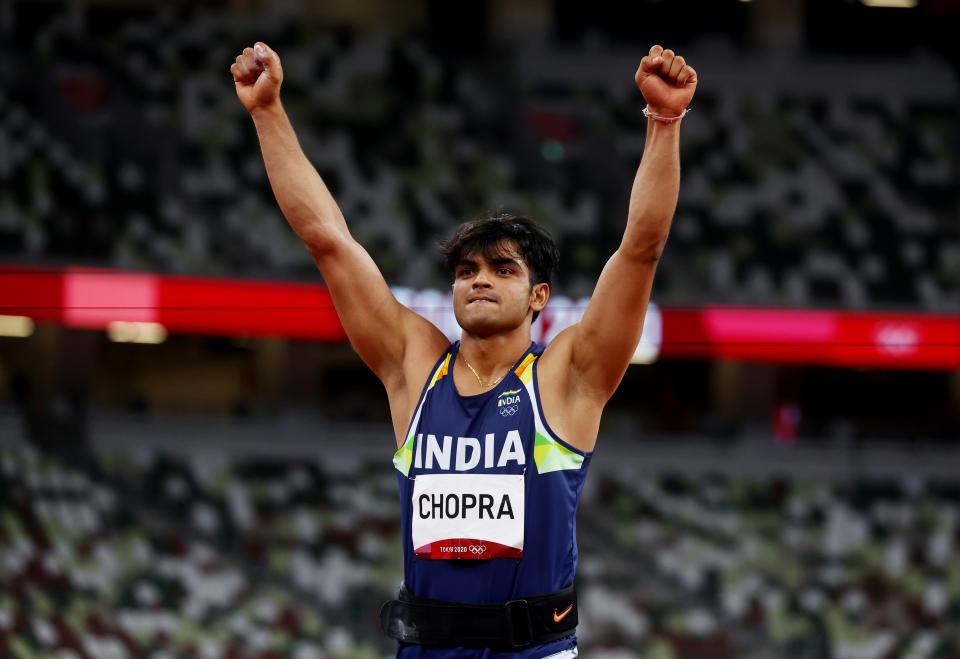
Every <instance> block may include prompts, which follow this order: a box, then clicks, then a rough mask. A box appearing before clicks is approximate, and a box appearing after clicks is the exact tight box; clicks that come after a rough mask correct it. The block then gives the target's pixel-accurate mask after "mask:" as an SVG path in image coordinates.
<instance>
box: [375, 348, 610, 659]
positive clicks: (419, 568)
mask: <svg viewBox="0 0 960 659" xmlns="http://www.w3.org/2000/svg"><path fill="white" fill-rule="evenodd" d="M459 348H460V342H459V341H458V342H456V343H454V344H452V345H451V347H450V349H449V350H448V351H447V353H446V354H445V355H444V356H443V357H442V358H441V359H440V361H439V362H437V364H436V366H435V367H434V369H433V371H432V373H431V375H430V378H429V379H428V380H427V383H426V384H425V386H424V388H423V392H422V393H421V395H420V400H419V402H418V405H417V409H416V412H415V413H414V415H413V419H412V420H411V422H410V428H409V430H408V431H407V439H406V442H405V443H404V444H403V446H401V447H400V449H399V450H398V451H397V453H396V455H395V456H394V461H393V462H394V466H395V467H396V469H397V476H398V481H399V485H400V503H401V509H402V511H403V512H402V528H401V532H402V539H403V569H404V583H405V585H406V587H407V589H408V590H409V591H410V593H412V594H413V595H415V596H418V597H428V598H433V599H443V600H452V601H458V602H471V603H476V604H494V603H497V604H499V603H503V602H506V601H508V600H511V599H516V598H523V597H529V596H533V595H540V594H544V593H549V592H553V591H556V590H560V589H562V588H565V587H567V586H569V585H571V584H572V583H573V577H574V573H575V572H576V568H577V543H576V510H577V503H578V501H579V498H580V491H581V489H582V488H583V482H584V477H585V476H586V472H587V466H588V465H589V463H590V457H591V455H592V454H591V453H587V452H584V451H581V450H579V449H576V448H574V447H573V446H570V445H569V444H567V443H565V442H564V441H563V440H561V439H560V438H559V437H557V436H556V434H555V433H554V432H553V431H552V430H551V429H550V426H549V425H547V422H546V420H545V419H544V418H543V412H542V406H541V404H540V392H539V388H538V384H537V359H538V357H539V356H540V355H541V354H542V353H543V351H544V346H542V345H539V344H536V343H531V345H530V348H528V349H527V351H526V352H525V353H524V355H523V357H521V359H520V360H519V361H518V362H517V363H516V364H515V365H514V367H513V368H512V369H511V370H510V372H509V373H508V374H507V375H506V376H505V377H504V378H503V380H502V381H501V382H500V383H499V384H498V385H497V386H496V387H494V388H493V389H492V390H490V391H488V392H485V393H482V394H478V395H476V396H461V395H460V394H459V393H458V392H457V390H456V387H455V385H454V383H453V364H454V362H455V360H456V359H457V351H458V350H459ZM558 613H559V615H563V612H558ZM397 656H398V657H402V658H403V659H414V658H425V659H426V658H429V659H446V658H451V659H452V658H453V657H457V658H477V659H479V658H484V659H501V658H503V659H505V658H506V657H513V658H522V659H534V658H536V659H540V658H543V657H552V656H556V657H557V658H558V659H559V658H561V657H573V656H576V637H575V636H573V635H571V636H568V637H566V638H563V639H560V640H558V641H553V642H551V643H546V644H543V645H539V646H535V647H532V648H527V649H525V650H523V651H521V652H516V653H512V652H493V651H491V650H486V649H478V648H462V647H461V648H435V647H427V646H421V645H411V644H406V643H400V644H399V647H398V652H397Z"/></svg>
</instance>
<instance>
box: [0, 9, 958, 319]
mask: <svg viewBox="0 0 960 659" xmlns="http://www.w3.org/2000/svg"><path fill="white" fill-rule="evenodd" d="M11 11H12V13H13V20H14V21H15V22H16V23H17V24H20V25H24V26H26V28H27V29H25V30H24V31H21V30H17V31H16V35H17V36H16V37H15V39H14V40H15V45H16V46H17V48H16V49H15V51H14V52H15V53H16V55H15V58H22V60H23V61H24V62H26V61H27V60H29V61H30V64H31V66H29V67H28V66H14V67H12V71H13V72H14V79H13V84H11V85H10V86H9V89H7V90H6V91H5V95H4V96H3V97H0V143H2V144H3V145H4V147H5V148H4V149H3V150H2V151H3V153H4V156H3V157H2V158H0V183H2V186H3V187H2V189H0V258H9V259H16V260H23V259H24V258H29V259H30V260H33V261H42V262H70V263H74V262H77V261H80V262H83V263H90V264H98V265H112V266H119V267H128V268H129V267H133V268H143V269H153V270H159V271H168V272H189V273H196V274H231V275H236V274H243V275H252V276H267V277H293V278H301V277H313V276H315V275H314V274H313V273H314V270H313V264H312V262H311V260H310V258H309V255H308V254H307V252H306V251H305V250H304V249H303V247H302V246H301V245H300V244H299V241H298V239H297V238H296V237H295V236H294V235H293V234H292V232H291V231H290V230H289V229H288V228H287V227H286V224H285V223H284V221H283V219H282V217H281V215H280V213H279V210H278V209H277V207H276V204H275V202H274V201H273V199H272V194H271V192H270V189H269V185H268V183H267V181H266V177H265V173H264V171H263V167H262V163H261V162H260V157H259V151H258V147H257V142H256V135H255V132H254V130H253V128H252V126H251V124H250V120H249V118H248V117H247V116H246V113H245V111H244V110H243V108H242V106H241V105H240V104H239V103H238V102H237V100H236V98H235V97H234V94H233V91H232V87H231V85H230V80H229V73H228V71H227V68H228V67H229V64H230V63H231V62H232V60H233V58H234V56H235V55H236V53H237V52H239V50H240V48H242V47H243V46H244V45H248V44H250V43H252V42H253V40H254V39H262V40H264V41H268V42H271V43H273V44H274V45H276V46H277V49H278V51H280V52H281V56H282V57H283V63H284V68H285V82H284V97H283V98H284V104H285V106H286V107H287V109H288V111H289V112H290V114H291V116H292V117H293V121H294V124H295V126H296V128H297V130H298V135H299V138H300V141H301V143H302V145H303V146H304V148H305V150H306V151H307V153H308V155H309V156H310V158H311V159H312V161H313V162H314V163H315V165H316V166H317V168H318V170H319V171H320V172H321V174H322V175H323V176H324V178H325V180H326V181H327V183H328V185H329V187H330V188H331V190H332V191H333V192H334V194H335V196H336V198H337V201H338V203H339V204H340V206H341V208H342V209H343V211H344V214H345V215H346V217H348V218H349V220H350V223H351V228H352V231H353V232H354V235H355V236H356V237H357V238H358V239H359V240H360V241H361V242H362V243H363V244H364V245H365V246H367V248H368V249H369V250H370V251H371V252H372V253H373V255H374V257H375V258H376V260H377V262H378V263H379V264H380V266H381V268H382V269H383V270H384V272H385V274H386V276H387V279H388V280H389V281H390V282H391V283H393V284H395V285H411V286H420V287H423V286H440V285H442V284H443V283H444V281H445V275H444V274H443V273H441V272H440V270H439V268H437V267H435V262H434V260H432V259H431V258H430V257H431V255H432V254H434V253H435V247H434V245H435V242H436V240H437V238H438V237H440V236H442V235H443V234H445V233H446V232H447V231H448V230H449V229H450V228H451V227H452V226H453V225H454V224H455V223H456V222H457V221H459V220H462V219H466V218H470V217H477V216H481V215H486V214H490V213H497V212H501V211H516V212H523V213H526V214H528V215H530V216H532V217H534V218H535V219H537V220H539V221H542V222H543V223H544V224H546V225H547V226H548V227H549V228H550V229H551V230H552V231H553V232H554V233H555V234H556V236H557V238H558V240H559V242H560V244H561V246H562V248H563V252H564V254H565V256H564V262H563V272H562V274H561V276H560V281H559V284H560V287H561V288H562V290H563V292H564V293H566V294H568V295H573V296H580V295H586V294H589V292H590V289H591V282H592V281H594V279H595V276H596V273H597V272H599V269H600V267H601V265H602V262H603V260H604V259H605V258H606V256H607V254H609V253H610V251H612V249H614V247H615V245H616V242H617V240H618V237H619V232H620V230H621V227H622V223H623V215H624V212H625V202H626V196H627V194H628V191H629V186H630V181H631V179H632V175H633V171H634V169H635V166H636V162H637V159H638V157H639V155H640V153H641V149H642V142H643V130H644V124H643V121H642V118H641V117H640V113H639V108H640V103H641V99H640V97H639V94H638V93H637V92H636V90H635V89H634V88H633V83H632V81H631V76H632V70H631V71H625V72H624V76H622V78H623V79H622V80H621V77H617V76H613V75H612V73H608V72H607V71H608V70H609V69H610V62H611V61H612V60H611V58H613V59H614V60H616V61H620V59H622V52H623V51H622V50H619V51H616V52H614V50H613V49H612V48H608V49H607V50H604V48H603V47H602V46H603V44H599V45H598V44H594V45H593V46H592V47H590V48H585V49H584V51H583V52H575V53H573V55H574V56H575V57H576V58H577V60H578V62H579V69H580V70H581V71H582V70H595V71H603V72H604V75H603V76H601V77H600V78H599V79H582V78H583V76H579V77H578V76H577V75H576V74H575V73H576V72H571V73H569V76H568V77H565V78H562V79H561V80H560V81H559V82H558V80H557V79H556V76H554V77H553V78H549V79H546V78H544V76H543V75H538V74H537V73H536V71H534V72H533V73H532V74H531V73H529V72H528V73H524V71H523V68H524V67H523V63H524V61H526V59H525V58H529V56H528V54H526V53H525V52H524V51H523V50H518V49H506V48H505V49H498V50H497V52H496V53H495V54H491V57H490V58H489V60H486V61H478V60H477V59H475V58H473V59H471V58H469V57H467V56H463V55H456V54H450V53H446V52H440V51H439V50H438V49H436V48H435V47H433V46H432V45H431V44H430V42H429V41H428V40H426V39H424V38H421V37H419V36H417V35H415V34H411V35H408V36H405V37H397V36H393V35H388V34H386V33H382V32H376V31H371V32H368V33H363V32H359V31H358V32H351V31H348V30H345V29H334V28H327V27H322V26H317V25H312V24H310V23H309V22H302V21H296V20H294V19H293V18H291V17H285V16H283V15H281V14H269V15H261V14H243V13H223V12H219V11H215V10H210V9H202V8H195V7H193V6H190V5H177V6H170V5H166V6H163V7H162V8H160V9H157V10H154V11H143V10H140V9H136V8H130V7H126V6H118V7H112V6H97V7H86V6H84V5H79V4H77V5H67V6H60V5H57V4H55V3H30V2H14V3H12V10H11ZM25 35H32V37H33V38H29V39H28V38H26V36H25ZM718 48H719V50H718ZM722 49H723V47H722V44H721V46H716V45H712V46H711V45H710V44H705V45H700V46H697V48H696V49H692V54H691V58H692V59H696V57H699V58H700V59H701V60H703V61H705V62H709V61H711V59H714V58H715V57H718V56H719V55H717V53H718V52H719V53H721V54H722ZM564 55H565V54H564V53H559V52H556V53H554V52H552V51H549V50H548V51H545V52H544V53H541V54H540V58H541V59H539V60H537V61H538V63H539V64H542V66H539V65H538V67H537V70H539V71H546V70H553V69H559V70H565V69H563V67H561V66H559V65H556V64H558V63H561V62H565V61H567V60H564V59H562V58H563V57H564ZM618 58H619V59H618ZM551 63H554V64H555V65H554V66H551V65H550V64H551ZM917 63H918V66H919V65H923V66H924V67H927V68H931V67H933V68H934V69H936V68H937V67H940V68H941V69H942V68H944V67H945V66H946V65H944V64H942V63H939V62H937V61H932V62H931V61H929V59H928V58H924V57H923V56H922V55H920V56H918V60H917ZM795 64H796V65H797V66H800V65H802V64H803V62H802V61H798V62H796V63H795ZM28 71H29V72H30V74H29V75H28V74H27V72H28ZM564 75H565V76H566V75H567V74H564ZM956 111H957V107H956V99H955V98H953V99H950V98H949V97H947V98H945V99H944V100H941V101H931V100H929V99H925V98H922V97H913V96H911V92H910V90H909V89H902V90H885V91H884V93H883V94H874V95H872V96H871V95H869V94H867V95H865V96H864V95H861V96H855V95H847V96H834V97H826V96H824V95H823V94H820V95H818V94H816V93H811V92H809V91H807V90H805V89H803V88H801V87H799V86H798V87H797V89H796V90H795V91H791V88H790V86H789V81H788V82H787V84H786V88H785V91H780V92H777V93H775V94H753V93H748V92H742V91H736V92H730V93H726V94H724V93H721V92H720V91H718V90H717V89H716V88H712V89H711V88H709V86H708V85H707V86H704V88H703V89H702V90H701V92H700V93H699V94H698V97H697V100H696V107H695V111H694V113H693V114H691V115H690V117H689V118H688V119H687V120H686V121H685V125H684V137H683V163H684V180H683V188H682V192H681V199H680V205H679V208H678V211H677V215H676V219H675V225H674V229H673V232H672V237H671V241H670V245H669V248H668V250H669V251H668V258H665V259H664V261H663V264H662V267H661V270H660V275H659V276H658V280H657V283H656V286H657V295H658V299H660V300H661V301H662V302H666V303H670V302H673V303H686V302H704V301H711V302H730V303H743V302H750V303H768V304H790V305H801V306H806V305H829V306H844V307H850V308H862V307H866V306H883V307H887V306H901V307H910V308H921V309H926V310H934V311H950V310H955V309H956V308H958V307H960V297H958V296H960V236H958V234H957V231H956V221H955V216H956V208H957V206H958V203H960V197H958V195H960V186H958V185H957V181H958V180H960V162H958V153H960V149H958V148H957V135H956V130H955V120H954V118H955V116H956Z"/></svg>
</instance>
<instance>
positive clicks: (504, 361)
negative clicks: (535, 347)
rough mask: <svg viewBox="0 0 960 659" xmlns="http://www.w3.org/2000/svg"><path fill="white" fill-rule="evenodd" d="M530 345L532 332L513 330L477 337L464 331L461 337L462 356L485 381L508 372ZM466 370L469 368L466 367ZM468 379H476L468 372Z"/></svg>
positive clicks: (492, 379)
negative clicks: (507, 332)
mask: <svg viewBox="0 0 960 659" xmlns="http://www.w3.org/2000/svg"><path fill="white" fill-rule="evenodd" d="M529 347H530V334H529V332H527V333H526V334H525V335H524V334H521V333H518V332H511V333H510V334H508V335H502V334H498V335H495V336H489V337H477V336H473V335H471V334H469V333H468V332H466V331H464V332H463V335H462V336H461V338H460V354H461V357H462V358H463V359H464V360H466V362H469V364H470V366H472V367H473V369H474V370H475V371H476V372H477V376H479V377H480V379H481V380H483V382H484V383H489V382H492V381H494V380H496V379H497V378H499V377H501V376H503V375H505V374H506V372H507V371H508V370H509V369H510V367H511V366H513V365H514V364H515V363H516V361H517V360H518V359H520V356H521V355H522V354H523V353H524V352H525V351H526V350H527V348H529ZM464 370H467V369H466V368H465V369H464ZM466 375H467V381H469V380H473V381H474V383H475V384H476V379H475V377H474V375H473V373H469V372H467V374H466Z"/></svg>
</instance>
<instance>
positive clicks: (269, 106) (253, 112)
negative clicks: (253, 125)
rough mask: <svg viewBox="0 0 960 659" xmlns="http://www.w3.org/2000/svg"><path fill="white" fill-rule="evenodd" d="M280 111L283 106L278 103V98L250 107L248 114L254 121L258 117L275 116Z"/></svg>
mask: <svg viewBox="0 0 960 659" xmlns="http://www.w3.org/2000/svg"><path fill="white" fill-rule="evenodd" d="M282 112H283V106H282V105H280V99H279V98H278V99H277V100H275V101H272V102H270V103H264V104H263V105H255V106H253V107H252V108H250V116H251V117H253V120H254V121H257V120H258V119H260V118H266V117H269V116H276V115H278V114H280V113H282Z"/></svg>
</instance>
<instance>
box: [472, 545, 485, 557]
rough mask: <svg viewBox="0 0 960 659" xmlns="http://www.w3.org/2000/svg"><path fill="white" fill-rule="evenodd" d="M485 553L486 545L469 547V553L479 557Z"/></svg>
mask: <svg viewBox="0 0 960 659" xmlns="http://www.w3.org/2000/svg"><path fill="white" fill-rule="evenodd" d="M485 551H487V546H486V545H470V553H471V554H475V555H477V556H480V555H481V554H483V553H484V552H485Z"/></svg>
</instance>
